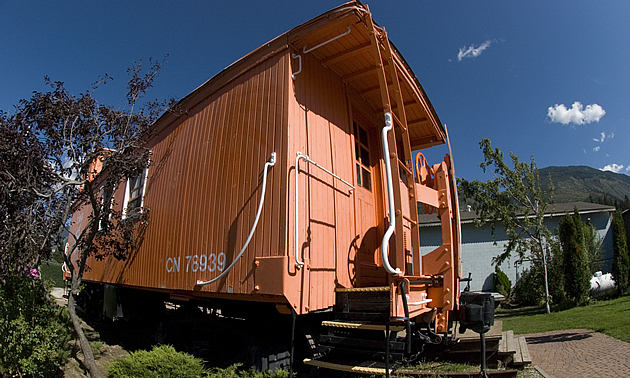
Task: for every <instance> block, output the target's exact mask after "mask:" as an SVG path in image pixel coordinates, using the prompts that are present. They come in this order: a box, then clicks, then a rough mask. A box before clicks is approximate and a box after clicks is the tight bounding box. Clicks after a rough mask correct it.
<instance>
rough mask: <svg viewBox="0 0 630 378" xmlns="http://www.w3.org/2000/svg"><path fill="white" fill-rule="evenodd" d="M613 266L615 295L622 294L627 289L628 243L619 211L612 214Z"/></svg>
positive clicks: (629, 259)
mask: <svg viewBox="0 0 630 378" xmlns="http://www.w3.org/2000/svg"><path fill="white" fill-rule="evenodd" d="M612 229H613V266H612V276H613V280H614V281H615V284H616V285H617V294H618V295H621V294H623V293H624V292H625V291H626V289H627V288H628V275H629V272H628V269H629V267H630V258H629V257H628V243H627V240H626V230H625V228H624V226H623V218H622V216H621V212H620V211H619V210H617V211H615V212H614V214H613V224H612Z"/></svg>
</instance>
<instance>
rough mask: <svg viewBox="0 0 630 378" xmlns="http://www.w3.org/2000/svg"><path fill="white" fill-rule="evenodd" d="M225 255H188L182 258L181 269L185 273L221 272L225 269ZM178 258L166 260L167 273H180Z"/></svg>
mask: <svg viewBox="0 0 630 378" xmlns="http://www.w3.org/2000/svg"><path fill="white" fill-rule="evenodd" d="M225 260H226V256H225V253H223V252H221V253H219V254H218V255H217V254H216V253H209V254H200V255H188V256H184V261H183V264H181V269H182V270H183V271H184V272H185V273H188V272H206V271H208V272H214V271H219V272H222V271H223V270H224V269H225ZM180 262H181V260H180V258H179V257H169V258H168V259H166V272H167V273H179V272H180Z"/></svg>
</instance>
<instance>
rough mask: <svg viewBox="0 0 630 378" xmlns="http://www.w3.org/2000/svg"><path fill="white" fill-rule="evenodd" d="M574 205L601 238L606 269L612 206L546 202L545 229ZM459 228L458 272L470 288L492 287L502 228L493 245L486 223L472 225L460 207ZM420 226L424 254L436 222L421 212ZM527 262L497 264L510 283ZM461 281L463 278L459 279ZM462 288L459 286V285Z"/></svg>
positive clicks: (436, 239)
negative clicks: (494, 261) (460, 266)
mask: <svg viewBox="0 0 630 378" xmlns="http://www.w3.org/2000/svg"><path fill="white" fill-rule="evenodd" d="M576 207H577V209H578V211H579V212H580V216H581V218H582V222H584V223H590V224H592V225H593V226H595V228H596V229H597V232H598V233H599V236H600V237H601V238H602V241H603V250H604V253H603V256H602V258H603V260H604V261H603V265H602V271H603V272H604V273H606V272H609V271H610V269H611V267H612V256H613V250H612V229H611V224H612V213H613V212H614V211H615V208H614V207H612V206H607V205H599V204H594V203H587V202H569V203H559V204H555V205H551V206H549V208H550V210H549V211H548V213H547V215H546V218H545V225H546V226H547V228H548V229H549V230H551V231H552V232H554V230H556V229H557V228H558V225H559V222H560V219H561V218H562V217H563V216H564V215H565V214H567V213H573V211H574V209H575V208H576ZM460 214H461V232H462V249H461V251H462V252H461V259H462V271H463V272H462V273H463V277H468V275H469V274H470V275H471V278H472V281H471V282H470V289H471V290H473V291H475V290H483V291H492V290H493V289H494V287H493V282H492V275H493V273H494V269H495V267H494V265H493V264H492V259H493V258H494V257H496V256H498V255H499V254H501V253H502V252H503V250H504V246H505V244H506V243H507V236H506V234H505V229H503V228H502V227H501V226H498V225H497V228H496V245H495V243H494V241H493V239H492V233H491V229H490V226H489V225H486V226H483V227H481V228H477V227H476V226H475V225H474V222H473V221H474V219H476V218H477V217H478V216H477V214H476V213H475V212H474V211H472V210H470V208H468V209H466V208H463V209H462V210H461V213H460ZM418 223H419V226H420V227H419V228H420V245H421V247H420V253H421V254H424V253H427V252H428V251H431V250H433V249H434V248H435V246H436V245H439V244H440V243H441V241H440V230H439V223H437V222H436V221H435V219H434V217H433V216H431V215H426V214H421V215H419V216H418ZM528 266H529V262H528V261H519V260H518V257H517V256H512V258H510V259H509V260H507V261H505V262H503V263H502V264H501V265H500V266H499V268H500V269H501V270H502V271H503V272H504V273H505V274H506V275H507V276H508V278H509V279H510V281H511V282H512V284H514V283H515V282H516V281H518V278H519V275H520V274H521V273H522V272H523V270H524V269H526V268H527V267H528ZM462 285H464V282H462ZM462 288H463V286H462Z"/></svg>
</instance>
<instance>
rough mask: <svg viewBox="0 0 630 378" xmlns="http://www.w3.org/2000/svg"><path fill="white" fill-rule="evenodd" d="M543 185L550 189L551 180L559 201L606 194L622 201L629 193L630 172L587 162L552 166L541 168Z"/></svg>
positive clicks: (555, 198) (582, 199)
mask: <svg viewBox="0 0 630 378" xmlns="http://www.w3.org/2000/svg"><path fill="white" fill-rule="evenodd" d="M538 173H539V175H540V184H541V188H542V189H543V190H545V191H549V180H548V177H550V178H551V182H552V183H553V186H554V201H555V202H556V203H563V202H574V201H584V202H588V201H589V196H591V197H592V198H593V199H595V200H596V199H597V198H598V197H603V196H607V197H609V198H610V199H612V200H618V201H623V200H624V199H625V198H626V196H628V197H630V176H628V175H625V174H622V173H614V172H610V171H601V170H599V169H595V168H591V167H588V166H584V165H579V166H564V167H560V166H549V167H546V168H539V169H538Z"/></svg>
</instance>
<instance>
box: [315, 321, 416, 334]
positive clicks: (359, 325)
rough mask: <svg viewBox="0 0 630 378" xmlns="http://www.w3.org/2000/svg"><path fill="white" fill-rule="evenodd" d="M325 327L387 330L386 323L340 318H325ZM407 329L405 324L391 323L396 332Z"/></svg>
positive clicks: (390, 328) (391, 329)
mask: <svg viewBox="0 0 630 378" xmlns="http://www.w3.org/2000/svg"><path fill="white" fill-rule="evenodd" d="M322 325H323V326H325V327H336V328H348V329H363V330H369V331H385V329H386V325H385V324H383V323H374V322H349V321H339V320H325V321H323V322H322ZM404 329H405V326H403V325H390V326H389V330H390V331H394V332H401V331H403V330H404Z"/></svg>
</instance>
